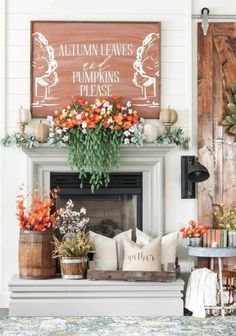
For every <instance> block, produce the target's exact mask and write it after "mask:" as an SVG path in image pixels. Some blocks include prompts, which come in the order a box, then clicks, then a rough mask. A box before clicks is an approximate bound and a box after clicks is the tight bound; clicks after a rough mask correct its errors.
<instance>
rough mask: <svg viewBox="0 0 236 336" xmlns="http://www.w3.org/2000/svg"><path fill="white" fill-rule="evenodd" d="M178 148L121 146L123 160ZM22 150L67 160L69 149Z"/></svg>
mask: <svg viewBox="0 0 236 336" xmlns="http://www.w3.org/2000/svg"><path fill="white" fill-rule="evenodd" d="M173 148H176V146H174V145H158V144H154V143H145V144H144V145H143V146H142V147H137V146H135V145H121V152H120V154H121V159H122V157H124V156H130V155H131V156H132V157H133V156H135V157H140V156H150V155H155V156H158V155H165V154H167V153H168V152H169V151H170V150H171V149H173ZM22 150H23V151H24V152H25V153H26V154H27V155H28V156H29V157H31V158H36V157H42V156H51V155H53V156H55V157H58V156H60V157H65V158H67V147H66V146H65V147H62V148H57V147H55V146H50V145H48V144H46V143H45V144H39V146H37V147H32V148H27V147H25V146H23V147H22Z"/></svg>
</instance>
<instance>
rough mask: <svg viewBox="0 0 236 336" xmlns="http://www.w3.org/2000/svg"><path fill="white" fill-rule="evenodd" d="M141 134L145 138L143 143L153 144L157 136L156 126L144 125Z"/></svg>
mask: <svg viewBox="0 0 236 336" xmlns="http://www.w3.org/2000/svg"><path fill="white" fill-rule="evenodd" d="M143 133H144V136H145V142H154V141H155V140H156V138H157V136H158V135H159V131H158V128H157V126H156V125H154V124H152V123H147V124H144V126H143Z"/></svg>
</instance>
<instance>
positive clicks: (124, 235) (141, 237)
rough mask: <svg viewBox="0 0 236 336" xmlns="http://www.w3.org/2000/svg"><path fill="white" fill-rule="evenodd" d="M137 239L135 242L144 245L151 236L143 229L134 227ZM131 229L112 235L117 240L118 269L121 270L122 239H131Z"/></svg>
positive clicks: (122, 255) (148, 241) (150, 239)
mask: <svg viewBox="0 0 236 336" xmlns="http://www.w3.org/2000/svg"><path fill="white" fill-rule="evenodd" d="M136 235H137V241H136V243H137V244H138V245H140V246H144V245H146V244H148V243H150V242H151V241H152V239H153V238H151V237H149V236H148V235H147V234H146V233H144V232H143V231H140V230H138V229H136ZM131 236H132V230H131V229H130V230H128V231H124V232H121V233H119V234H118V235H116V236H115V237H114V239H115V240H116V242H117V254H118V269H119V270H122V266H123V261H124V241H125V240H126V239H131Z"/></svg>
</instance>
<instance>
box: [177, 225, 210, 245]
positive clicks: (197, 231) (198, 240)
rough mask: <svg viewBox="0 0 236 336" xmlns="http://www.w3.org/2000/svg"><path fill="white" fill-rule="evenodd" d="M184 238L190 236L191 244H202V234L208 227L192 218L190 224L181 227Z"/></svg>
mask: <svg viewBox="0 0 236 336" xmlns="http://www.w3.org/2000/svg"><path fill="white" fill-rule="evenodd" d="M180 232H182V236H183V238H189V244H190V246H195V247H199V246H202V235H203V234H204V233H205V232H207V227H205V226H204V225H202V224H199V223H197V222H195V221H194V220H190V221H189V223H188V226H186V227H182V228H181V229H180Z"/></svg>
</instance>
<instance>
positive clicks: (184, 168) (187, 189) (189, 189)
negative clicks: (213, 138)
mask: <svg viewBox="0 0 236 336" xmlns="http://www.w3.org/2000/svg"><path fill="white" fill-rule="evenodd" d="M209 176H210V174H209V171H208V170H207V168H206V167H205V166H203V165H202V164H201V163H200V162H199V161H198V158H196V157H195V156H181V198H196V187H195V184H196V183H198V182H203V181H206V180H207V179H208V178H209Z"/></svg>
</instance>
